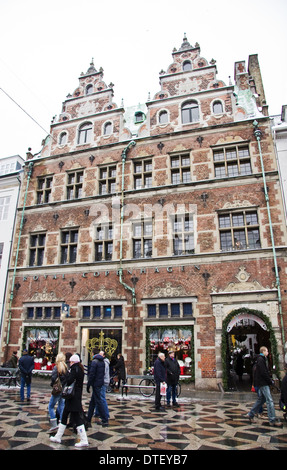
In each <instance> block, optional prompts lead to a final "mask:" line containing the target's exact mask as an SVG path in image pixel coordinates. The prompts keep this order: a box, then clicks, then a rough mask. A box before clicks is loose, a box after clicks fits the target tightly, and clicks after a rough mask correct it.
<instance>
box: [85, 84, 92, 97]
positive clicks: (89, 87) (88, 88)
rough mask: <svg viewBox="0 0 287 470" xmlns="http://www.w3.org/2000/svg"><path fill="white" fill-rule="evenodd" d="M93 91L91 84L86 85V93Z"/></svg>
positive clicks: (89, 93)
mask: <svg viewBox="0 0 287 470" xmlns="http://www.w3.org/2000/svg"><path fill="white" fill-rule="evenodd" d="M92 93H93V85H87V86H86V95H91V94H92Z"/></svg>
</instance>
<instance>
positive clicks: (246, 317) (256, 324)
mask: <svg viewBox="0 0 287 470" xmlns="http://www.w3.org/2000/svg"><path fill="white" fill-rule="evenodd" d="M261 346H266V347H267V348H268V350H269V355H268V362H269V368H270V371H272V368H273V364H274V361H273V357H272V344H271V341H270V331H269V328H268V326H267V325H266V323H265V321H264V320H263V319H262V318H260V317H259V316H257V315H254V314H253V313H251V312H250V313H246V312H245V313H239V314H237V315H235V316H234V317H233V318H232V319H231V320H230V321H229V323H228V325H227V328H226V369H227V385H228V389H229V390H239V391H240V390H242V391H250V389H251V386H252V368H253V365H254V362H255V358H256V356H257V355H258V354H259V352H260V347H261Z"/></svg>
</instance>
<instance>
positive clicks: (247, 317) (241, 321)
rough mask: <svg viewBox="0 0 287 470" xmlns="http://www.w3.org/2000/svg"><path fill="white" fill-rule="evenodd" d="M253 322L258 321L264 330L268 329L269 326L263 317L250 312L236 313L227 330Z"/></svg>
mask: <svg viewBox="0 0 287 470" xmlns="http://www.w3.org/2000/svg"><path fill="white" fill-rule="evenodd" d="M251 322H256V323H258V324H259V325H260V326H261V328H262V329H263V330H267V326H266V324H265V322H264V321H263V320H262V318H260V317H257V316H256V315H253V314H249V313H241V314H239V315H235V317H233V318H232V320H231V321H230V322H229V323H228V325H227V329H226V331H227V333H229V332H230V331H231V330H232V328H233V327H235V326H250V323H251Z"/></svg>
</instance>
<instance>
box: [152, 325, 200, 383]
mask: <svg viewBox="0 0 287 470" xmlns="http://www.w3.org/2000/svg"><path fill="white" fill-rule="evenodd" d="M170 350H172V351H175V357H176V359H177V360H178V362H179V365H180V370H181V375H190V376H193V362H194V361H193V327H187V328H186V327H180V328H174V327H170V328H169V327H161V328H159V327H148V328H147V371H149V372H150V373H153V365H154V362H155V360H156V358H157V356H158V353H159V352H163V353H165V355H166V356H167V354H168V351H170Z"/></svg>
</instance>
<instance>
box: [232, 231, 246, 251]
mask: <svg viewBox="0 0 287 470" xmlns="http://www.w3.org/2000/svg"><path fill="white" fill-rule="evenodd" d="M234 247H235V249H237V250H242V249H243V248H246V238H245V230H234Z"/></svg>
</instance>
